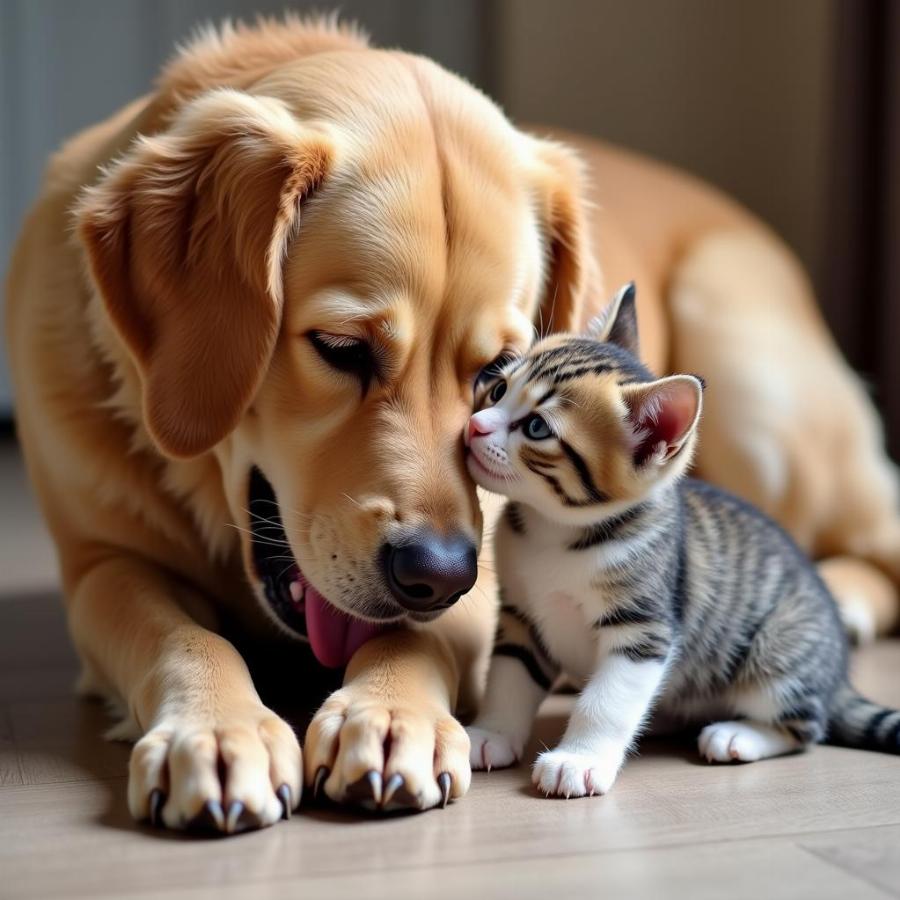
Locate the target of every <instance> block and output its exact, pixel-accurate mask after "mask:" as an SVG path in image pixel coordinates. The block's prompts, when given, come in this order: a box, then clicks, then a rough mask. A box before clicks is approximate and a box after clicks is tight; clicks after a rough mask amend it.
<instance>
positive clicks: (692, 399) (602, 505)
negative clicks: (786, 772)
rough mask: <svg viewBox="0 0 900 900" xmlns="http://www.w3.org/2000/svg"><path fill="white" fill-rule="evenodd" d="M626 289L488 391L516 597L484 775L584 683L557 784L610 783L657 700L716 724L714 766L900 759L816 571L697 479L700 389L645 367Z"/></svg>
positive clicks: (893, 715) (477, 458) (548, 772)
mask: <svg viewBox="0 0 900 900" xmlns="http://www.w3.org/2000/svg"><path fill="white" fill-rule="evenodd" d="M636 354H637V318H636V315H635V291H634V286H633V285H627V286H626V287H625V288H623V289H622V290H621V291H620V292H619V294H618V295H617V296H616V298H615V299H614V301H613V303H612V304H611V306H610V308H609V312H608V314H607V316H606V317H605V319H604V320H603V321H600V322H597V323H595V324H594V325H593V328H592V332H591V334H590V336H589V337H574V336H566V335H559V336H553V337H550V338H548V339H546V340H542V341H540V342H539V343H537V344H536V345H535V346H534V347H533V348H532V349H531V350H530V351H529V352H528V353H527V354H526V355H525V356H524V357H522V358H519V359H515V360H511V361H508V362H506V363H505V364H504V365H502V367H501V368H500V369H499V371H497V372H495V373H493V375H492V376H491V377H490V379H489V380H488V381H487V383H486V384H482V385H480V386H479V387H478V395H477V397H476V410H477V412H476V413H475V414H474V415H473V416H472V417H471V419H470V420H469V424H468V428H467V434H466V435H465V443H466V447H467V454H468V466H469V471H470V472H471V474H472V476H473V478H474V479H475V481H476V482H477V483H478V484H479V485H481V486H482V487H484V488H486V489H487V490H489V491H493V492H496V493H500V494H504V495H505V496H506V497H508V498H509V503H508V504H507V506H506V508H505V510H504V513H503V515H502V517H501V519H500V521H499V522H498V526H497V531H496V539H495V540H496V559H497V566H498V570H497V572H498V576H499V579H500V585H501V596H502V608H501V612H500V621H499V626H498V631H497V640H496V645H495V647H494V654H493V658H492V661H491V670H490V675H489V678H488V686H487V693H486V695H485V699H484V703H483V706H482V709H481V712H480V715H479V716H478V718H477V719H476V721H475V722H474V724H473V726H472V727H471V728H470V729H469V734H470V737H471V739H472V751H471V761H472V765H473V767H474V768H487V769H490V768H491V767H500V766H508V765H511V764H513V763H515V762H517V761H518V760H519V758H520V757H521V755H522V751H523V748H524V745H525V742H526V740H527V738H528V735H529V732H530V730H531V724H532V720H533V718H534V715H535V713H536V711H537V708H538V705H539V704H540V703H541V701H542V700H543V699H544V697H545V696H546V694H547V692H548V691H549V690H550V688H551V686H552V685H553V683H554V681H555V680H556V679H557V677H558V676H559V675H560V674H562V673H565V674H566V675H567V676H569V677H570V678H574V679H576V680H578V681H580V682H581V683H582V684H583V688H582V690H581V694H580V696H579V697H578V699H577V702H576V704H575V708H574V711H573V713H572V715H571V718H570V719H569V723H568V726H567V728H566V732H565V735H564V736H563V738H562V740H561V742H560V743H559V745H558V746H557V747H556V749H554V750H548V751H547V752H545V753H541V754H540V755H539V756H538V758H537V761H536V763H535V765H534V771H533V781H534V783H535V784H536V785H537V786H538V788H539V789H540V790H541V791H543V792H544V793H546V794H548V795H551V794H555V795H563V796H566V797H570V796H583V795H586V794H602V793H605V792H606V791H608V790H609V789H610V787H611V786H612V784H613V782H614V781H615V778H616V776H617V774H618V772H619V769H620V768H621V766H622V763H623V761H624V759H625V755H626V753H627V752H628V750H629V748H630V747H631V745H632V743H633V742H634V740H635V738H636V736H637V734H638V733H639V731H640V729H641V727H642V725H643V724H644V723H645V721H646V720H647V718H648V715H649V713H650V711H651V709H652V708H654V707H655V708H656V709H657V710H658V712H659V714H660V715H661V716H662V717H664V718H665V719H667V720H671V719H675V720H676V721H678V722H680V723H687V722H698V723H704V722H705V723H711V724H706V726H705V727H704V728H703V729H702V731H700V736H699V749H700V753H701V755H702V756H703V757H705V758H706V759H707V760H709V761H710V762H731V761H734V760H739V761H744V762H750V761H752V760H758V759H763V758H765V757H769V756H776V755H778V754H782V753H788V752H791V751H794V750H799V749H801V748H803V747H805V746H807V745H808V744H812V743H816V742H818V741H822V740H824V739H826V738H829V739H830V740H832V741H833V742H839V743H842V744H845V745H849V746H853V747H868V748H872V749H878V750H884V751H887V752H891V753H898V752H900V712H897V711H894V710H888V709H885V708H883V707H881V706H878V705H876V704H874V703H870V702H869V701H867V700H865V699H863V698H862V697H860V696H859V695H858V694H857V693H856V691H855V690H854V689H853V688H852V687H851V686H850V684H849V682H848V680H847V642H846V639H845V636H844V632H843V629H842V626H841V622H840V620H839V618H838V613H837V608H836V606H835V603H834V600H833V599H832V597H831V596H830V594H829V593H828V590H827V589H826V587H825V585H824V584H823V582H822V581H821V580H820V578H819V576H818V574H817V573H816V570H815V568H814V566H813V565H812V564H811V562H810V561H809V560H807V559H806V558H805V557H804V555H803V554H802V553H801V551H800V550H799V549H798V548H797V547H796V545H795V544H794V543H793V542H792V540H791V539H790V538H789V537H788V536H787V535H786V534H785V533H784V532H783V531H782V530H781V529H780V528H779V527H778V526H777V525H776V524H775V523H774V522H772V521H770V520H769V519H767V518H766V517H765V516H763V515H762V513H760V512H758V511H757V510H756V509H754V508H753V507H751V506H749V505H748V504H746V503H744V502H743V501H741V500H739V499H737V498H736V497H733V496H731V495H730V494H727V493H725V492H724V491H720V490H718V489H716V488H714V487H711V486H709V485H707V484H703V483H701V482H698V481H694V480H691V479H688V478H685V477H684V476H685V470H686V469H687V467H688V465H689V463H690V459H691V454H692V452H693V449H694V445H695V443H696V440H697V425H698V422H699V420H700V412H701V405H702V395H703V382H702V381H701V380H700V379H699V378H696V377H694V376H691V375H674V376H671V377H668V378H661V379H655V378H654V377H653V375H651V373H650V372H649V371H648V370H647V369H646V368H645V367H644V366H643V365H642V364H641V363H640V362H639V361H638V359H637V356H636Z"/></svg>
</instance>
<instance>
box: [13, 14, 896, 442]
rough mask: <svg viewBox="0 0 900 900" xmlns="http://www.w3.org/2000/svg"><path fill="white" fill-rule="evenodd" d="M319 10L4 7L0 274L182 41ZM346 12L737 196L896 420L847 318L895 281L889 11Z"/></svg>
mask: <svg viewBox="0 0 900 900" xmlns="http://www.w3.org/2000/svg"><path fill="white" fill-rule="evenodd" d="M327 6H328V4H327V3H321V2H317V3H304V2H294V3H291V2H283V0H279V2H270V0H0V196H2V210H0V216H2V218H0V265H5V261H6V259H7V257H8V253H9V250H10V248H11V244H12V241H13V239H14V235H15V233H16V230H17V228H18V225H19V222H20V221H21V217H22V215H23V212H24V210H25V208H26V207H27V204H28V203H29V202H30V200H31V199H32V198H33V196H34V194H35V192H36V190H37V187H38V183H39V178H40V172H41V169H42V167H43V163H44V160H45V158H46V156H47V154H48V153H49V152H51V151H52V150H53V149H54V148H55V147H56V146H58V144H59V142H60V141H61V140H62V139H63V138H64V137H65V136H66V135H68V134H71V133H72V132H73V131H75V130H77V129H78V128H80V127H82V126H84V125H87V124H89V123H90V122H92V121H95V120H97V119H99V118H101V117H103V116H105V115H107V114H108V113H109V112H110V111H111V110H113V109H115V108H116V107H117V106H118V105H120V104H122V103H124V102H125V101H126V100H128V99H130V98H132V97H134V96H136V95H138V94H140V93H142V92H143V91H146V90H147V89H148V87H149V86H150V83H151V80H152V78H153V75H154V73H155V72H156V70H157V68H158V66H159V64H160V63H161V62H162V61H163V60H164V59H165V57H166V56H167V55H168V54H169V53H170V52H171V49H172V47H173V45H174V44H175V42H176V41H178V40H180V39H183V38H184V37H185V36H186V35H187V34H188V33H189V31H190V29H191V27H192V26H194V25H195V24H197V23H198V22H202V21H204V20H206V21H209V20H213V21H215V20H218V19H221V18H223V17H225V16H229V15H230V16H240V17H244V18H252V17H253V16H254V15H255V14H256V13H269V14H271V13H278V12H280V11H281V10H282V9H284V8H285V7H287V8H293V9H297V10H301V11H302V10H305V9H308V8H311V7H316V8H319V9H322V8H327ZM340 6H341V10H342V12H343V14H344V15H345V17H348V18H356V19H358V20H359V21H360V22H361V23H362V24H363V25H364V27H366V28H367V29H368V30H369V31H370V32H371V33H372V34H373V36H374V38H375V40H376V41H377V42H379V43H383V44H387V45H396V46H403V47H405V48H408V49H412V50H416V51H419V52H422V53H426V54H428V55H430V56H433V57H434V58H436V59H437V60H438V61H440V62H442V63H443V64H445V65H447V66H449V67H450V68H452V69H454V70H456V71H458V72H461V73H462V74H464V75H465V76H466V77H468V78H469V79H470V80H472V81H474V82H475V83H476V84H478V85H479V86H481V87H483V88H484V89H485V90H487V91H488V92H489V93H490V94H491V95H492V96H494V97H495V98H496V99H497V100H498V101H499V102H500V103H501V105H503V106H504V108H505V109H506V110H507V112H508V113H509V114H510V115H511V116H513V117H514V118H516V119H518V120H522V121H527V122H529V123H546V124H548V125H556V126H563V127H567V128H572V129H576V130H579V131H582V132H585V133H588V134H592V135H596V136H601V137H604V138H607V139H609V140H612V141H616V142H619V143H622V144H625V145H627V146H629V147H632V148H634V149H637V150H640V151H643V152H646V153H649V154H652V155H654V156H657V157H659V158H662V159H665V160H668V161H670V162H672V163H675V164H677V165H679V166H683V167H685V168H687V169H689V170H691V171H692V172H694V173H696V174H698V175H700V176H702V177H704V178H707V179H709V180H711V181H713V182H714V183H716V184H717V185H719V186H720V187H722V188H723V189H725V190H726V191H728V192H730V193H732V194H734V195H735V196H737V197H738V198H739V199H740V200H742V201H743V202H744V203H746V204H747V205H748V206H749V207H750V208H751V209H753V210H754V211H755V212H757V213H758V214H759V215H760V216H762V217H763V218H764V219H766V220H767V221H768V222H770V223H771V224H772V225H773V226H774V228H775V229H776V230H777V231H778V232H779V233H780V234H781V235H782V236H783V237H784V238H785V240H787V242H788V243H789V244H790V245H791V246H792V247H793V248H794V249H795V250H796V251H797V253H798V254H799V256H800V258H801V260H802V261H803V263H804V264H805V265H806V267H807V269H808V270H809V272H810V274H811V276H812V278H813V280H814V283H815V285H816V287H817V289H818V291H819V294H820V297H821V298H822V302H823V307H824V309H825V312H826V315H827V316H828V318H829V320H830V322H831V323H832V325H833V326H834V327H835V329H836V331H837V337H838V340H839V342H841V344H842V346H843V347H844V349H845V352H847V353H848V354H849V356H850V359H851V362H852V363H853V364H854V365H855V366H857V367H858V368H859V369H860V370H861V371H862V373H863V374H864V376H866V377H868V378H869V379H870V380H871V381H872V382H873V383H874V384H875V385H876V386H877V389H878V391H879V394H878V396H879V399H880V400H882V401H883V402H884V403H885V404H886V405H887V406H888V407H889V408H890V410H891V411H892V410H893V408H894V406H895V405H896V406H897V407H900V397H893V396H892V394H891V391H892V390H893V388H892V385H893V384H894V383H897V384H900V370H898V372H897V373H896V374H897V375H898V378H896V379H893V374H894V373H893V370H892V369H891V366H892V365H893V363H891V362H890V361H889V360H887V359H886V356H885V354H886V353H888V350H889V349H890V348H889V347H886V346H881V345H880V344H879V345H878V346H876V344H878V340H877V339H875V338H873V337H872V335H873V334H875V333H876V331H877V330H878V329H877V328H873V325H874V323H873V322H869V324H868V325H867V324H866V322H865V320H864V319H863V318H862V317H861V316H860V315H859V314H858V313H859V303H857V302H854V303H853V304H851V303H849V301H848V294H849V293H851V292H852V291H853V289H854V285H859V284H860V283H861V281H860V280H861V279H868V280H869V281H868V287H867V288H866V290H867V291H868V295H870V296H869V301H871V302H869V301H867V302H869V309H870V318H871V317H875V318H877V319H878V320H879V321H882V320H884V317H885V315H887V313H886V311H885V306H886V301H885V300H884V297H885V296H887V295H886V293H885V292H886V291H887V288H888V286H889V285H888V283H887V282H889V281H890V278H888V276H887V275H885V276H884V277H883V278H882V277H881V276H878V278H877V279H876V281H877V282H878V283H877V284H876V283H874V282H873V277H874V276H873V270H874V269H875V268H879V267H880V268H884V266H885V265H886V264H887V263H886V262H885V259H886V257H890V256H891V254H890V252H889V251H890V249H891V248H890V247H889V246H888V247H885V248H883V249H882V250H881V251H879V255H878V258H877V259H875V260H874V261H873V257H872V253H871V252H870V251H871V249H872V248H871V247H869V246H868V245H869V244H872V242H873V241H875V242H878V241H879V240H880V241H881V243H882V244H883V243H884V241H883V239H881V238H878V237H877V236H873V237H871V239H869V240H868V243H867V240H864V239H862V237H861V235H863V234H866V235H869V234H871V233H872V231H873V229H874V230H875V231H878V226H877V225H875V224H874V220H875V219H879V218H882V219H883V218H884V217H885V216H888V217H889V216H890V215H891V214H892V213H891V210H892V209H893V207H892V205H891V202H890V201H885V200H884V198H883V197H881V195H882V194H884V192H885V191H888V188H887V187H885V186H884V179H882V178H876V182H875V184H874V185H873V183H872V181H871V177H872V174H873V173H872V171H871V170H872V167H873V165H875V161H873V153H875V152H876V151H879V152H881V155H882V156H884V150H883V149H882V148H883V147H885V146H886V143H885V142H886V140H887V137H886V136H885V134H880V133H877V132H878V128H877V127H875V129H874V131H875V132H876V133H871V132H872V131H873V126H872V124H871V123H872V121H873V120H875V121H877V120H878V111H879V109H881V108H882V107H883V106H884V105H885V104H888V105H890V104H891V103H892V102H894V101H895V99H896V98H894V97H893V96H892V95H890V94H889V92H886V89H885V87H884V83H885V75H884V70H885V69H886V67H887V68H889V67H890V66H891V65H892V63H891V56H892V55H893V56H896V55H897V54H896V53H893V54H891V53H890V52H889V48H890V47H892V46H893V48H894V50H895V51H896V50H897V49H898V48H900V30H898V29H896V23H897V19H898V16H897V15H896V7H897V6H900V4H895V3H893V2H891V0H753V2H745V0H628V2H621V0H552V2H551V0H452V2H449V0H344V2H342V3H341V4H340ZM892 28H893V29H894V31H896V32H897V34H896V35H895V36H892V32H891V29H892ZM895 38H896V39H897V42H896V43H891V42H890V41H892V40H894V39H895ZM897 121H898V122H900V115H898V117H897ZM870 144H871V145H873V146H869V145H870ZM884 161H885V162H888V161H889V160H884ZM879 198H881V199H879ZM885 207H887V208H885ZM836 219H837V220H840V221H841V222H842V223H843V225H836V224H835V220H836ZM879 233H880V232H879ZM879 279H880V280H879ZM876 294H877V295H878V296H879V297H881V299H880V300H878V301H877V302H876V301H875V300H873V299H872V298H873V297H874V296H875V295H876ZM898 324H900V323H898ZM894 333H896V332H894ZM898 336H900V335H898ZM882 343H884V342H883V341H882ZM894 356H897V354H894ZM897 365H898V366H900V363H898V364H897ZM2 372H3V367H2V360H0V373H2ZM4 379H5V373H3V374H0V408H2V407H3V406H4V405H6V407H7V409H8V404H9V390H8V384H7V382H6V381H5V380H4ZM888 382H889V383H888ZM898 413H900V409H898ZM891 425H892V429H893V436H894V439H895V447H900V433H898V430H900V414H898V415H893V414H892V415H891Z"/></svg>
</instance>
